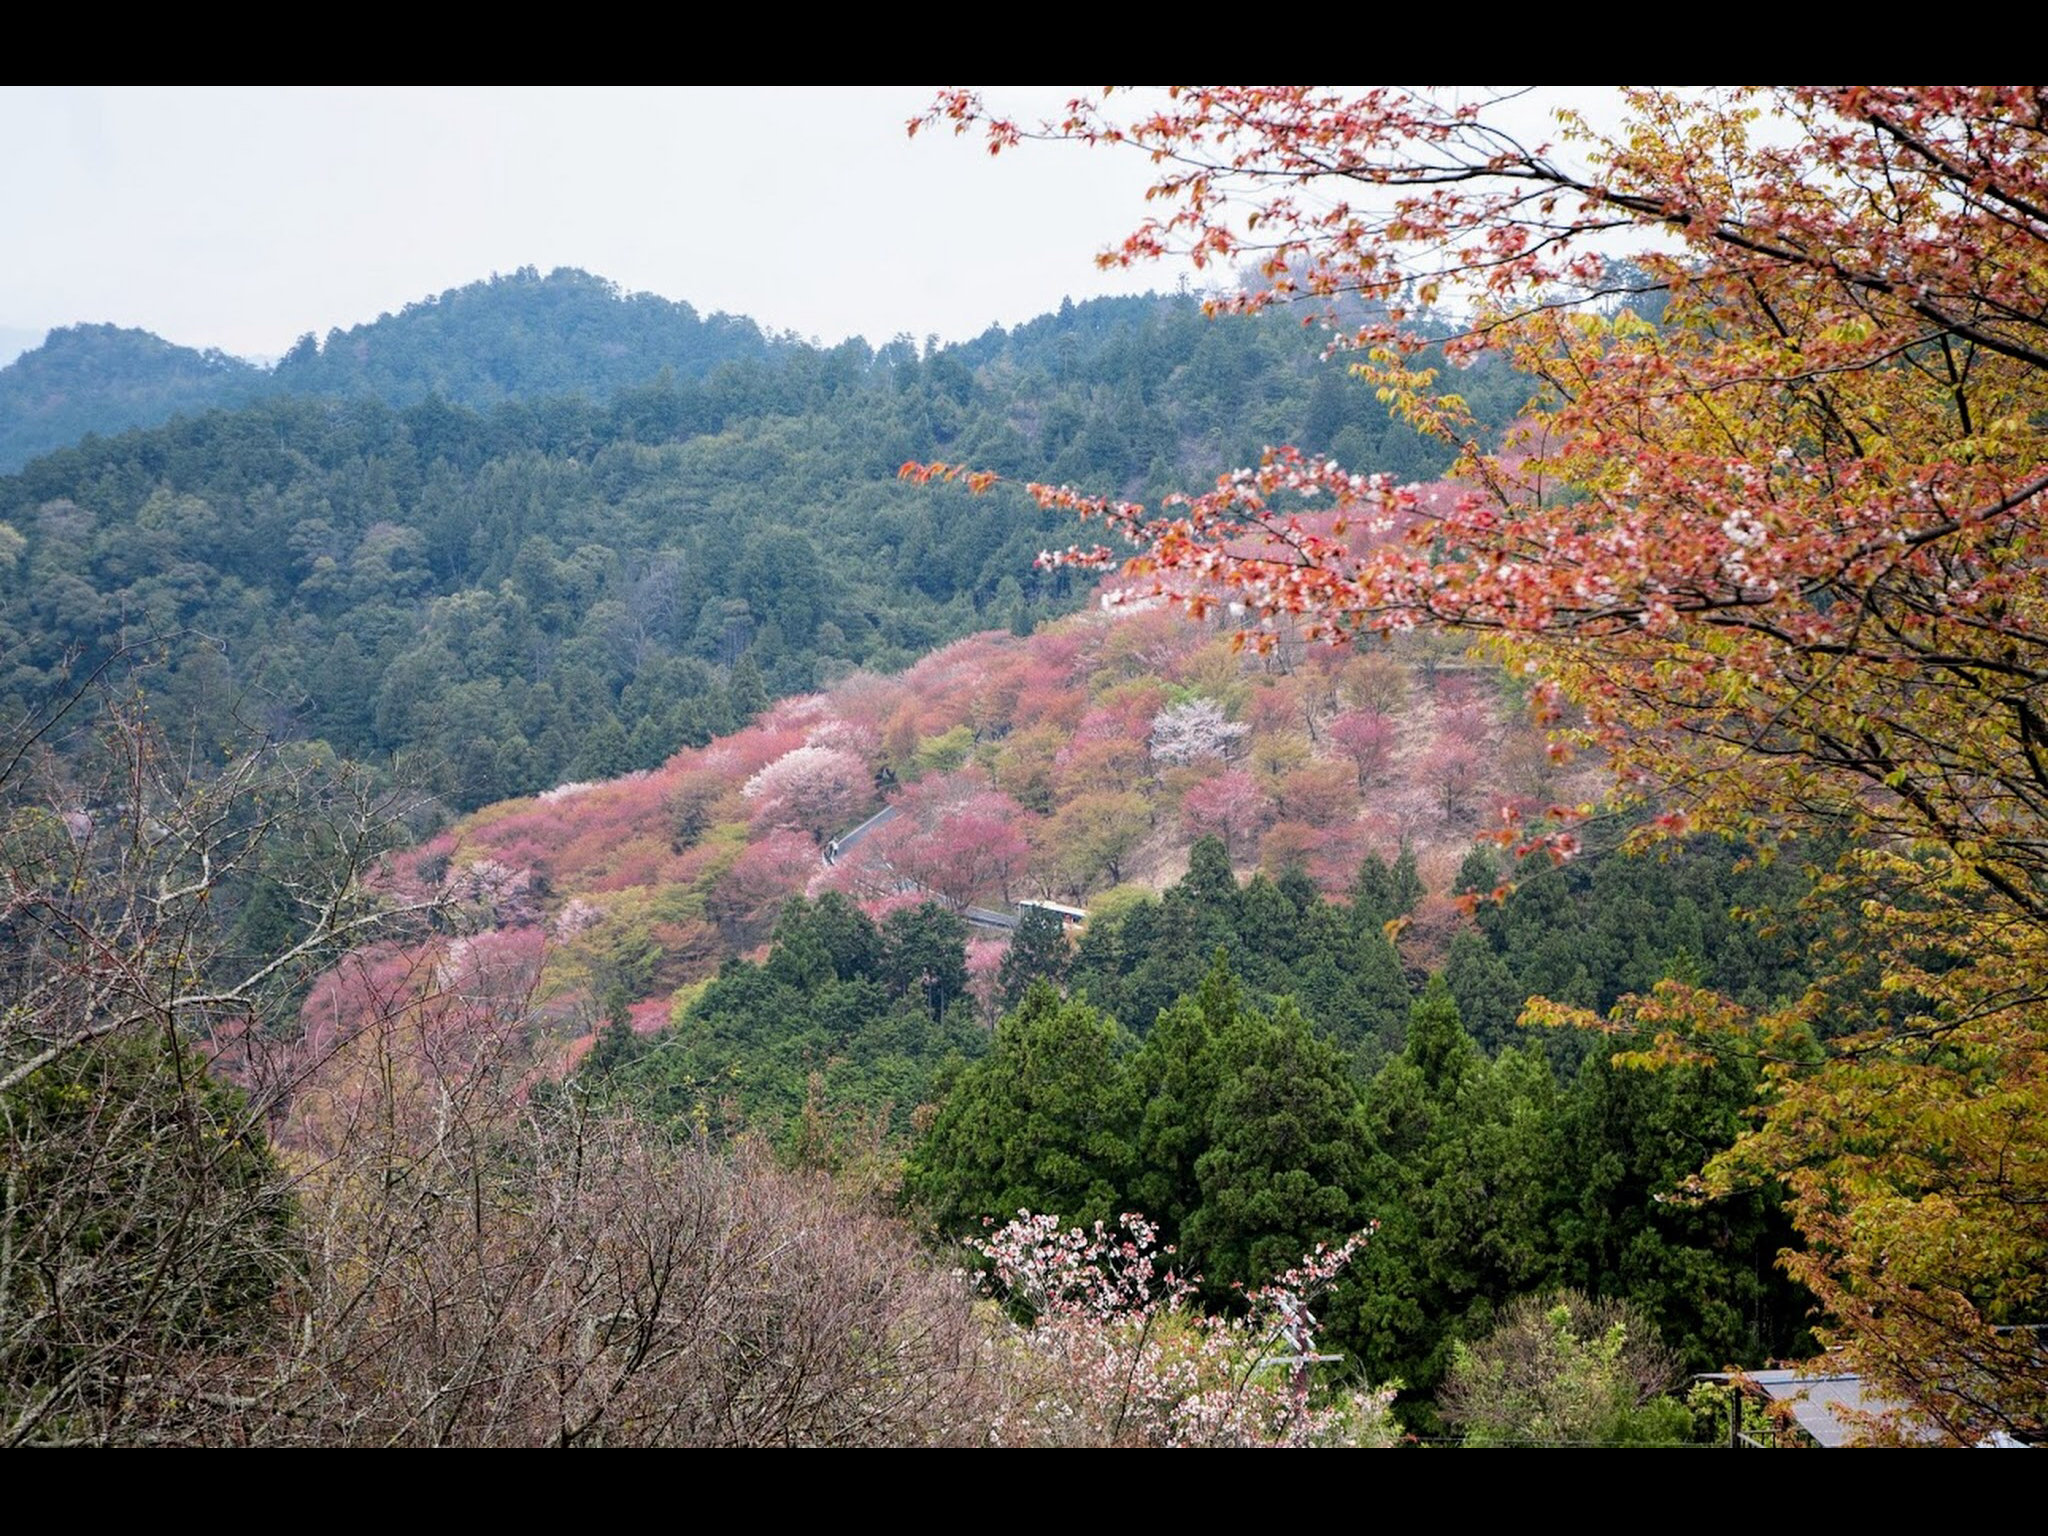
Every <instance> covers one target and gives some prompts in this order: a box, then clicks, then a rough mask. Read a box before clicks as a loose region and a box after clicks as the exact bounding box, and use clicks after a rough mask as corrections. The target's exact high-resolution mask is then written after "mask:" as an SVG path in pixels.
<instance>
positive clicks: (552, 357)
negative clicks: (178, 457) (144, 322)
mask: <svg viewBox="0 0 2048 1536" xmlns="http://www.w3.org/2000/svg"><path fill="white" fill-rule="evenodd" d="M794 346H795V343H793V342H787V341H782V340H778V339H775V338H772V337H770V336H768V335H766V334H765V333H764V332H763V331H762V330H761V328H760V327H759V326H757V325H756V324H754V322H753V321H751V320H747V319H742V318H739V317H736V316H732V315H723V314H718V315H711V316H709V317H706V316H702V315H699V314H698V313H697V311H696V310H695V309H693V308H692V307H691V306H690V305H688V304H683V303H678V302H676V301H674V300H672V299H664V298H660V297H658V296H656V295H654V294H648V293H627V292H625V291H624V290H622V289H621V288H620V287H619V286H618V285H617V284H616V283H612V282H608V281H606V280H605V279H603V278H601V277H593V276H591V275H590V274H589V273H587V272H578V271H575V270H573V269H570V268H562V269H559V270H557V271H554V272H551V273H549V274H547V275H546V276H545V277H543V276H542V275H541V274H540V273H539V272H538V271H536V270H535V269H534V268H532V267H525V268H522V269H520V270H519V271H517V272H514V273H511V274H509V275H506V276H498V277H492V278H489V279H487V280H485V281H483V282H476V283H471V284H469V285H468V286H466V287H462V288H451V289H450V290H449V291H448V292H446V293H443V294H441V295H440V296H438V297H436V298H429V299H423V300H421V301H420V302H419V303H417V304H408V305H406V307H405V308H404V309H402V310H400V311H399V312H398V313H397V314H395V315H380V316H378V318H377V319H375V320H373V321H371V322H369V323H368V324H366V325H358V326H354V327H352V328H351V329H349V330H346V331H343V330H338V329H337V330H332V331H329V332H328V333H327V339H326V341H325V343H321V342H319V341H317V340H316V339H315V338H314V336H313V335H312V333H311V332H308V333H307V334H306V335H304V336H302V337H301V338H300V339H299V341H298V344H297V345H296V346H294V347H293V348H292V349H291V351H290V352H288V353H286V354H285V356H284V357H283V358H282V359H280V360H279V362H278V364H277V366H276V368H275V369H270V370H266V369H264V368H261V367H258V366H257V365H255V364H252V363H248V362H245V361H243V360H241V359H239V358H233V357H229V356H228V355H226V354H225V353H222V352H216V351H207V352H198V351H194V350H193V349H192V348H190V347H181V346H178V345H176V344H174V343H172V342H168V341H165V340H163V339H162V338H161V337H159V336H155V335H152V334H150V333H149V332H148V331H139V330H124V329H121V328H119V327H116V326H111V325H76V326H69V327H66V328H64V329H62V330H57V331H52V332H51V333H50V335H49V337H48V339H47V340H46V341H44V342H43V344H42V345H41V346H40V347H37V348H35V349H33V350H31V351H28V352H25V353H23V354H22V355H21V356H20V357H19V358H17V359H16V360H15V361H14V362H13V363H12V364H10V365H9V366H7V367H5V368H0V473H5V472H7V471H9V470H14V469H18V468H20V467H21V466H22V465H23V464H26V463H27V462H28V461H29V460H30V459H32V458H34V457H36V456H37V455H38V454H43V453H48V452H50V451H51V450H52V449H56V448H63V447H67V446H69V445H70V444H72V443H75V442H77V441H78V440H79V439H80V438H82V437H84V436H85V435H86V434H87V433H89V432H96V433H99V434H100V435H101V436H110V435H111V434H113V433H116V432H120V431H124V430H126V429H127V428H129V427H152V426H156V425H158V424H160V423H162V422H165V421H168V420H170V419H171V418H172V417H173V416H177V415H181V414H183V415H190V414H193V413H196V412H199V411H204V410H210V409H213V408H215V407H221V408H227V409H233V408H236V407H239V406H243V405H247V404H249V403H250V402H252V401H253V400H254V399H256V398H257V397H258V396H259V395H263V394H288V395H326V396H342V397H348V398H356V397H363V396H370V397H374V398H376V399H378V400H382V401H385V402H386V403H388V404H392V405H399V406H405V405H411V404H414V403H416V402H418V401H421V400H424V399H426V398H427V397H428V396H430V395H438V396H440V397H441V398H442V399H444V400H447V401H450V402H451V403H453V404H457V405H467V406H472V407H479V408H485V407H489V406H493V405H497V404H500V403H502V402H504V401H507V400H539V399H545V398H551V397H558V396H565V395H582V396H584V397H585V398H587V399H589V400H592V401H599V400H605V399H609V398H610V397H611V396H612V395H614V394H616V393H617V392H618V391H620V390H621V389H626V388H630V387H633V386H636V385H641V384H646V383H649V382H651V381H652V380H654V379H656V378H658V377H660V376H661V375H662V374H663V373H664V372H667V373H668V374H669V375H671V376H672V377H674V378H675V379H677V380H680V381H683V382H692V381H695V380H699V379H702V378H704V377H705V376H706V375H708V374H709V373H711V372H712V370H714V369H716V368H717V367H719V366H720V365H721V364H724V363H730V362H742V361H764V360H767V359H770V358H772V357H775V356H778V355H781V354H784V353H787V352H789V351H790V350H792V349H793V348H794Z"/></svg>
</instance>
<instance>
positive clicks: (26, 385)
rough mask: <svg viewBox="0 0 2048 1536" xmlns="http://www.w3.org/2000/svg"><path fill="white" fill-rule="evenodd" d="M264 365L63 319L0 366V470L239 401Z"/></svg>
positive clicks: (247, 396) (253, 389) (256, 388)
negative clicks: (91, 438) (88, 439)
mask: <svg viewBox="0 0 2048 1536" xmlns="http://www.w3.org/2000/svg"><path fill="white" fill-rule="evenodd" d="M263 387H264V374H263V370H262V369H260V368H257V367H255V366H253V365H252V364H249V363H245V362H242V361H241V360H240V359H239V358H233V357H229V356H228V355H227V354H226V353H224V352H211V351H209V352H198V351H194V350H193V349H192V348H190V347H180V346H177V345H175V344H173V343H171V342H168V341H165V340H164V339H163V338H162V337H161V336H153V335H151V334H150V333H149V332H148V331H138V330H130V329H126V328H124V327H121V326H118V325H71V326H64V327H61V328H60V329H58V330H54V331H52V332H50V334H49V335H48V337H46V338H45V339H44V341H43V344H42V345H41V346H39V347H34V348H32V349H30V350H29V351H27V352H24V353H22V354H21V356H20V357H18V358H16V359H15V360H14V361H13V362H12V363H10V364H9V365H8V366H7V367H5V368H0V471H6V470H12V469H18V468H19V467H20V466H21V465H23V464H26V463H27V462H28V461H29V460H30V459H32V458H34V457H36V456H37V455H38V454H42V453H47V452H49V451H50V450H51V449H53V448H62V447H64V446H65V445H67V444H69V443H75V442H77V441H78V440H79V439H80V438H82V437H84V436H85V435H86V434H87V433H88V432H97V433H100V434H102V435H107V434H111V433H114V432H120V431H123V430H124V429H126V428H128V427H146V426H154V425H156V424H157V423H158V422H160V421H166V420H168V419H169V418H170V417H172V416H175V415H178V414H179V413H181V412H184V413H189V412H193V411H202V410H207V409H210V408H212V407H214V406H238V405H244V404H247V403H248V402H249V401H250V400H252V399H253V398H255V396H256V395H257V394H258V393H259V392H260V391H261V390H262V388H263Z"/></svg>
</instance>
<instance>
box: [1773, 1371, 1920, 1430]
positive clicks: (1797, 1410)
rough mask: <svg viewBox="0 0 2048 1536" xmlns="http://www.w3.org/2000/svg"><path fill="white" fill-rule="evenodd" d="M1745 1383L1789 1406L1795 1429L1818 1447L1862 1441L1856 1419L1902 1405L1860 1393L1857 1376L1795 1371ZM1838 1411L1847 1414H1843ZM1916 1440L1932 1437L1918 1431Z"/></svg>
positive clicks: (1861, 1391)
mask: <svg viewBox="0 0 2048 1536" xmlns="http://www.w3.org/2000/svg"><path fill="white" fill-rule="evenodd" d="M1746 1374H1747V1375H1748V1377H1749V1379H1750V1380H1751V1381H1753V1382H1755V1383H1756V1384H1757V1385H1758V1386H1760V1387H1762V1388H1763V1389H1764V1390H1765V1391H1766V1392H1768V1393H1769V1394H1770V1395H1771V1401H1772V1402H1776V1403H1790V1404H1791V1405H1792V1417H1793V1418H1795V1419H1797V1420H1798V1421H1799V1427H1800V1428H1801V1429H1803V1430H1805V1431H1806V1432H1807V1433H1808V1434H1809V1435H1811V1436H1813V1438H1814V1439H1815V1440H1817V1441H1819V1442H1820V1443H1821V1444H1822V1445H1828V1446H1837V1445H1849V1444H1852V1443H1854V1442H1855V1441H1857V1440H1860V1439H1861V1438H1862V1426H1861V1424H1860V1423H1859V1422H1858V1416H1859V1415H1863V1414H1880V1413H1896V1412H1899V1411H1900V1410H1902V1409H1904V1408H1905V1407H1906V1404H1904V1403H1900V1402H1894V1401H1892V1400H1891V1399H1889V1398H1882V1397H1875V1396H1872V1395H1871V1394H1869V1393H1868V1392H1866V1391H1865V1390H1864V1386H1863V1378H1862V1377H1861V1376H1807V1375H1802V1374H1801V1373H1800V1372H1798V1371H1750V1372H1747V1373H1746ZM1840 1410H1847V1412H1846V1413H1844V1412H1842V1411H1840ZM1907 1434H1908V1435H1912V1436H1913V1437H1914V1438H1916V1439H1927V1440H1932V1439H1935V1438H1937V1437H1936V1436H1934V1435H1932V1434H1930V1433H1928V1432H1926V1431H1921V1432H1920V1433H1918V1434H1917V1435H1916V1434H1914V1432H1913V1431H1912V1430H1910V1429H1909V1430H1907Z"/></svg>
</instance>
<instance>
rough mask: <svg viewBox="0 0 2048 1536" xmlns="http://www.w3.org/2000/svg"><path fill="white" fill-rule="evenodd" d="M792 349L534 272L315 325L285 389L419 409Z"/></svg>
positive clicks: (715, 318)
mask: <svg viewBox="0 0 2048 1536" xmlns="http://www.w3.org/2000/svg"><path fill="white" fill-rule="evenodd" d="M789 345H790V344H788V343H781V342H777V341H773V340H771V339H770V338H769V337H767V336H766V335H764V334H763V333H762V331H761V328H760V327H759V326H757V325H756V324H754V322H753V321H751V320H747V319H743V318H740V317H737V316H733V315H723V314H719V315H712V316H710V317H709V318H706V317H704V316H701V315H699V314H698V313H697V311H696V310H695V309H694V308H692V307H691V306H690V305H688V304H683V303H679V302H677V301H676V300H673V299H664V298H661V297H659V296H658V295H656V294H651V293H627V292H626V291H624V290H623V289H621V288H620V287H619V286H618V284H616V283H613V282H609V281H607V280H606V279H604V278H601V277H593V276H591V274H589V273H588V272H579V271H576V270H575V269H573V268H569V267H562V268H558V269H557V270H555V271H553V272H550V273H549V274H548V275H547V276H545V277H543V276H542V275H541V274H540V272H539V271H538V270H536V269H535V268H533V267H522V268H520V270H518V271H517V272H513V273H510V274H509V275H501V276H495V277H492V278H489V279H487V280H486V281H483V282H477V283H470V284H469V285H467V286H466V287H462V288H451V289H449V290H448V291H447V292H446V293H444V294H441V295H440V296H439V297H438V298H430V299H423V300H421V301H420V302H419V303H417V304H408V305H406V307H405V308H404V309H402V310H400V311H399V312H398V313H397V314H395V315H380V316H378V317H377V319H375V320H373V321H371V322H370V323H369V324H367V325H358V326H354V327H352V328H351V329H349V330H346V331H342V330H332V331H329V332H328V333H327V339H326V341H325V343H323V344H316V343H315V341H314V338H313V336H312V333H311V332H308V333H307V334H306V335H304V336H302V337H300V338H299V341H298V344H297V345H296V346H294V347H293V348H292V349H291V351H290V352H288V353H286V354H285V356H284V358H283V359H282V360H281V361H280V362H279V363H278V365H277V370H276V373H275V375H274V385H275V387H276V388H278V389H280V390H283V391H286V392H288V393H291V394H305V395H344V396H351V395H374V396H376V397H377V398H378V399H380V400H384V401H386V402H388V403H390V404H393V405H410V404H412V403H414V402H415V401H418V400H423V399H425V398H426V397H427V396H429V395H439V396H441V398H442V399H444V400H447V401H450V402H452V403H454V404H457V405H468V406H490V405H496V404H498V403H499V402H500V401H504V400H531V399H539V398H542V397H545V396H554V395H579V394H580V395H584V396H586V397H588V398H590V399H592V400H597V399H602V398H604V397H607V396H609V395H611V394H613V393H615V392H616V391H618V390H620V389H624V388H627V387H629V386H631V385H636V384H645V383H647V382H648V381H649V380H650V379H653V378H655V377H656V376H657V375H659V374H660V373H661V372H662V371H663V370H664V369H667V370H669V371H670V372H671V373H673V374H674V376H675V377H676V378H677V379H680V380H684V381H690V380H696V379H701V378H703V377H704V376H705V375H706V374H708V373H710V372H711V370H712V369H714V368H716V367H717V366H718V365H719V364H721V363H728V362H735V361H739V360H742V359H750V358H765V357H767V356H769V355H770V354H771V353H774V352H777V351H780V350H786V349H787V347H788V346H789Z"/></svg>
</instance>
